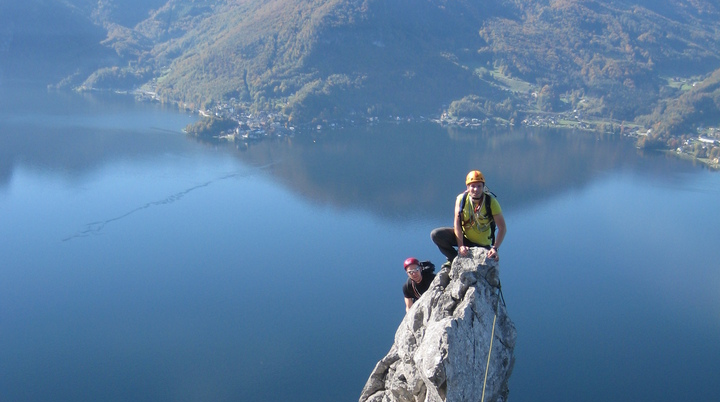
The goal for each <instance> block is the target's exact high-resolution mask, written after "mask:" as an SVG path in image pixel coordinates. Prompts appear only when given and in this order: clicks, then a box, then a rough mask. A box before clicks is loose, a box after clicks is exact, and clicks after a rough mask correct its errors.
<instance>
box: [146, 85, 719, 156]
mask: <svg viewBox="0 0 720 402" xmlns="http://www.w3.org/2000/svg"><path fill="white" fill-rule="evenodd" d="M136 96H137V97H139V98H141V99H143V100H156V98H155V94H154V92H146V91H138V92H136ZM197 113H198V114H199V115H200V116H202V117H205V118H210V117H215V118H219V119H224V120H229V121H232V122H234V123H236V124H237V125H236V126H235V127H233V128H230V129H227V130H225V131H223V132H220V133H212V134H211V135H210V137H211V138H214V139H217V140H222V141H229V142H240V143H244V145H245V146H249V145H250V144H251V143H252V142H258V141H262V140H266V139H273V138H275V139H277V138H284V137H292V136H294V135H295V134H296V133H299V132H305V133H307V132H319V131H323V130H335V129H343V128H345V127H354V126H367V125H374V124H378V123H380V122H383V123H386V122H392V123H406V122H407V123H414V122H424V121H430V122H433V123H437V124H440V125H442V126H451V127H463V128H487V127H511V126H515V125H519V126H525V127H541V128H563V129H573V130H581V131H586V132H590V133H600V134H602V133H605V134H618V135H621V136H624V137H634V138H640V137H643V136H647V135H649V134H651V133H652V129H648V128H645V127H642V126H639V125H637V124H632V123H628V122H623V121H617V120H607V119H594V118H589V117H586V116H585V115H584V114H583V112H582V111H580V110H577V109H576V110H572V111H565V112H534V113H527V114H525V118H524V119H523V120H522V121H520V122H519V124H516V123H515V122H514V121H507V120H502V119H489V118H484V119H479V118H471V117H459V118H458V117H454V116H452V115H450V114H448V113H447V112H443V113H441V114H440V117H439V118H426V117H424V116H392V115H389V116H387V117H384V118H381V117H378V116H370V115H365V114H362V113H352V114H351V117H350V118H345V119H340V120H336V121H329V120H323V121H321V122H319V123H312V124H305V125H298V126H295V125H292V124H291V123H290V121H289V119H288V117H287V116H286V115H284V114H282V113H270V112H263V111H259V112H255V113H249V114H246V113H244V112H242V111H241V108H239V107H236V106H234V105H233V102H230V103H226V104H222V105H217V106H215V107H213V108H212V109H211V110H210V111H205V110H199V111H197ZM238 145H239V144H238ZM672 145H673V147H672V149H671V151H672V152H674V153H675V154H676V155H678V156H680V157H686V158H693V159H697V160H699V161H700V162H702V163H704V164H706V165H707V166H709V167H711V168H715V169H718V168H720V127H701V128H699V129H698V130H697V136H693V137H690V136H683V137H682V138H678V139H677V141H675V142H674V143H673V144H672Z"/></svg>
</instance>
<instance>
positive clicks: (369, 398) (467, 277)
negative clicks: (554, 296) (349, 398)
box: [360, 248, 517, 402]
mask: <svg viewBox="0 0 720 402" xmlns="http://www.w3.org/2000/svg"><path fill="white" fill-rule="evenodd" d="M471 250H472V255H471V256H467V257H458V258H456V259H455V261H454V262H453V264H452V267H450V268H443V269H442V270H441V271H440V272H439V273H438V274H437V276H436V277H435V280H434V281H433V283H432V285H431V286H430V289H428V290H427V292H425V294H423V295H422V297H421V298H420V299H419V300H418V301H417V302H416V303H415V304H414V305H413V306H412V308H411V309H410V311H408V313H407V315H406V316H405V318H404V319H403V321H402V323H401V324H400V327H399V328H398V330H397V332H396V333H395V343H394V344H393V346H392V348H390V351H389V352H388V354H387V355H386V356H385V357H384V358H383V359H382V360H380V361H379V362H378V363H377V365H376V366H375V369H374V370H373V372H372V373H371V374H370V378H369V379H368V381H367V383H366V384H365V387H364V388H363V390H362V394H361V396H360V402H440V401H446V402H461V401H473V402H480V401H483V402H485V401H487V402H500V401H506V400H507V398H508V393H509V389H508V380H509V379H510V374H511V372H512V368H513V364H514V362H515V356H514V354H513V350H514V348H515V339H516V336H517V333H516V330H515V325H514V324H513V322H512V321H511V320H510V318H509V317H508V316H507V311H506V309H505V304H504V302H503V300H502V298H501V294H500V292H499V288H498V285H499V275H498V273H499V271H498V263H497V262H496V261H495V260H492V259H486V250H485V249H482V248H473V249H471ZM493 327H494V328H493ZM493 334H494V335H493ZM491 348H492V350H491ZM488 352H490V353H488ZM488 354H489V356H490V357H489V360H488ZM488 361H489V363H488ZM486 368H487V369H486ZM486 372H487V375H486Z"/></svg>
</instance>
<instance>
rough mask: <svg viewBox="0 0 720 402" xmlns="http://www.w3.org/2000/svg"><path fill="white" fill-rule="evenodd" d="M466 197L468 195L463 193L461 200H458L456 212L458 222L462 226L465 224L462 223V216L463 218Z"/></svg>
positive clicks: (465, 192)
mask: <svg viewBox="0 0 720 402" xmlns="http://www.w3.org/2000/svg"><path fill="white" fill-rule="evenodd" d="M467 195H468V192H467V191H464V192H463V193H462V199H460V209H459V210H458V218H460V222H461V223H463V225H464V224H465V222H463V218H462V216H463V209H465V203H466V202H467Z"/></svg>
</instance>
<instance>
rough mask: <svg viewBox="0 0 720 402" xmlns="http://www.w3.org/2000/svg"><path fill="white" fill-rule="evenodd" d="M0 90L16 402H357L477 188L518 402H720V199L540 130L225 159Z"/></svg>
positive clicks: (152, 115)
mask: <svg viewBox="0 0 720 402" xmlns="http://www.w3.org/2000/svg"><path fill="white" fill-rule="evenodd" d="M0 90H1V92H0V239H1V240H2V241H0V255H1V256H2V266H1V267H0V400H2V401H12V402H17V401H82V402H85V401H88V402H89V401H93V402H94V401H153V402H163V401H168V402H169V401H284V402H288V401H291V402H311V401H312V402H318V401H328V402H330V401H332V402H338V401H356V400H357V398H358V397H359V395H360V391H361V389H362V387H363V385H364V384H365V381H366V380H367V378H368V375H369V374H370V371H371V370H372V368H373V366H374V365H375V363H376V362H377V361H378V360H379V359H380V358H382V357H383V356H384V355H385V353H386V352H387V351H388V349H389V348H390V346H391V345H392V342H393V336H394V333H395V329H396V328H397V326H398V324H399V323H400V321H401V320H402V318H403V315H404V304H403V300H402V294H401V285H402V282H403V281H404V280H405V274H404V272H403V270H402V268H401V267H402V265H401V264H402V261H403V260H404V259H405V258H406V257H408V256H416V257H418V258H420V259H430V260H432V261H434V262H435V263H436V264H437V265H439V264H441V263H442V262H443V260H442V255H441V254H440V253H439V252H438V251H437V249H436V247H435V246H434V245H433V244H432V242H431V240H430V231H431V230H432V229H433V228H435V227H437V226H447V225H449V224H450V222H451V219H452V202H453V199H454V197H455V195H456V194H457V193H459V192H461V191H463V189H464V182H463V180H464V177H465V174H466V173H467V171H468V170H471V169H480V170H482V171H483V172H484V173H485V176H486V178H487V180H488V185H489V187H490V188H491V189H492V190H493V191H494V192H495V193H496V194H497V196H498V199H499V201H500V203H501V205H502V207H503V211H504V215H505V219H506V221H507V224H508V235H507V237H506V240H505V242H504V244H503V247H502V248H501V250H500V252H501V279H502V282H503V291H504V296H505V300H506V302H507V308H508V311H509V314H510V316H511V318H512V319H513V321H514V322H515V324H516V326H517V330H518V343H517V347H516V350H515V354H516V364H515V371H514V373H513V375H512V378H511V382H510V401H512V402H520V401H522V402H525V401H533V402H538V401H540V402H543V401H548V402H549V401H552V402H564V401H567V402H575V401H603V402H604V401H608V400H612V401H628V402H630V401H632V402H636V401H653V402H657V401H673V402H675V401H678V400H686V401H698V402H700V401H715V400H716V399H717V396H718V395H720V382H718V378H720V342H718V340H719V339H720V236H719V235H718V234H719V233H720V213H718V206H719V205H720V174H719V173H716V172H711V171H708V170H706V169H704V168H702V167H700V166H696V165H694V164H692V163H691V162H688V161H680V160H677V159H674V158H669V157H666V156H664V155H661V154H644V155H643V154H640V153H638V151H637V150H636V149H635V148H634V147H633V146H632V143H631V142H628V141H623V140H620V139H616V138H607V137H605V138H603V137H596V136H593V135H587V134H582V133H570V132H557V131H539V130H534V131H533V130H528V129H524V128H517V129H514V130H496V131H491V130H483V131H468V130H458V129H447V128H441V127H438V126H435V125H432V124H403V125H380V126H375V127H369V128H368V127H363V128H348V129H345V130H324V131H320V132H313V133H307V134H302V135H296V136H295V137H294V138H283V139H275V140H271V141H265V142H261V143H256V144H251V145H250V146H244V145H233V144H230V145H229V144H207V143H202V142H198V141H195V140H193V139H190V138H187V137H185V136H184V135H183V134H182V133H181V129H182V128H183V127H184V126H185V125H186V124H188V123H189V122H191V121H194V119H195V117H193V116H189V115H187V114H183V113H180V112H177V111H175V110H173V109H172V108H163V107H161V106H159V105H153V104H147V103H145V104H138V103H135V102H133V101H132V100H131V99H128V98H124V97H117V96H102V95H84V96H81V95H76V94H64V93H49V94H48V93H44V92H41V93H32V92H30V93H27V92H25V91H23V90H18V89H15V90H9V89H8V88H7V87H0Z"/></svg>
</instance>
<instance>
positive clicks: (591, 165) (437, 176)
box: [239, 124, 693, 220]
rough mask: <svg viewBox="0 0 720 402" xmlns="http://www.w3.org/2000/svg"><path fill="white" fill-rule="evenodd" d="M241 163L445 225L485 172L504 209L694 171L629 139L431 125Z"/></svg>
mask: <svg viewBox="0 0 720 402" xmlns="http://www.w3.org/2000/svg"><path fill="white" fill-rule="evenodd" d="M239 155H240V157H241V158H242V159H244V160H246V161H248V162H250V163H252V164H257V165H265V164H270V163H273V162H281V163H275V164H273V168H272V169H273V173H274V175H275V176H276V177H277V178H278V179H279V180H280V181H282V182H283V183H285V184H286V185H287V186H288V187H290V188H292V189H293V190H295V191H297V192H299V193H301V194H303V195H304V196H305V197H307V198H309V199H311V200H313V201H315V202H320V203H327V204H330V205H333V206H339V207H351V208H362V209H367V210H370V211H372V212H373V213H376V214H379V215H381V216H385V217H389V218H404V219H406V218H414V217H420V216H436V217H437V219H439V220H443V219H445V218H447V219H448V220H449V219H450V217H451V216H452V202H453V199H454V196H455V195H456V194H458V193H459V192H461V191H463V190H464V188H465V185H464V177H465V174H466V173H467V172H468V171H469V170H471V169H480V170H482V171H483V172H484V173H485V175H486V178H487V180H488V185H489V187H490V188H491V189H492V190H493V192H495V193H496V194H497V195H498V197H499V199H500V200H501V203H502V205H503V208H505V209H506V210H507V209H508V208H521V207H523V206H528V205H532V204H534V203H536V202H538V201H541V200H543V199H547V198H548V197H551V196H553V195H554V194H557V193H562V192H566V191H568V190H570V189H572V188H578V187H582V186H584V185H586V184H587V183H589V182H590V181H592V180H593V179H594V178H596V177H597V176H598V175H602V174H603V172H607V171H609V170H613V169H623V168H630V169H632V170H636V169H637V170H640V171H644V172H646V173H647V174H650V175H661V174H663V173H664V172H670V171H677V170H678V169H693V167H692V166H690V165H689V164H687V163H683V162H678V161H674V160H666V158H662V157H658V156H657V155H655V156H651V157H641V156H639V155H638V153H637V150H636V149H635V148H634V147H633V145H632V142H631V141H623V140H622V139H618V138H613V137H608V138H602V137H596V136H594V135H591V134H585V133H577V132H575V133H573V132H569V131H542V130H529V129H522V130H511V131H508V130H504V131H499V132H489V131H480V130H463V129H448V128H443V127H440V126H437V125H434V124H403V125H389V126H384V127H370V128H353V129H347V130H337V131H328V132H317V133H313V134H312V135H299V136H296V137H295V138H291V139H285V140H282V141H280V140H278V141H274V142H260V143H257V144H253V145H252V146H250V147H248V148H247V149H246V150H245V151H244V152H240V153H239Z"/></svg>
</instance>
